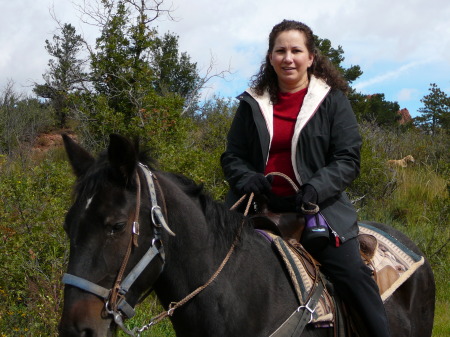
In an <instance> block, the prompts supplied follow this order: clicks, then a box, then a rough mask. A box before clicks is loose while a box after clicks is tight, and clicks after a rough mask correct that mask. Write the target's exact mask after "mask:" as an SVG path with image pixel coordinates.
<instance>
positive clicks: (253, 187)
mask: <svg viewBox="0 0 450 337" xmlns="http://www.w3.org/2000/svg"><path fill="white" fill-rule="evenodd" d="M271 189H272V177H271V176H269V177H267V178H266V177H265V176H264V174H262V173H255V174H253V175H252V176H251V177H250V179H249V180H248V181H247V183H246V184H245V185H244V187H242V192H243V193H244V194H248V193H255V195H261V194H266V193H268V192H270V190H271Z"/></svg>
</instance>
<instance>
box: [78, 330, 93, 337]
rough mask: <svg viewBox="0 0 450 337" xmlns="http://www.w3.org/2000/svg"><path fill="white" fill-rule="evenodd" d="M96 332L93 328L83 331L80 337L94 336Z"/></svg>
mask: <svg viewBox="0 0 450 337" xmlns="http://www.w3.org/2000/svg"><path fill="white" fill-rule="evenodd" d="M94 336H95V333H94V332H93V331H92V330H91V329H86V330H83V331H81V333H80V337H94Z"/></svg>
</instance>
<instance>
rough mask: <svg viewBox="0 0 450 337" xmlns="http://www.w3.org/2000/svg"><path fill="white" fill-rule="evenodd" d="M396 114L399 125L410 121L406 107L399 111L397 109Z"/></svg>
mask: <svg viewBox="0 0 450 337" xmlns="http://www.w3.org/2000/svg"><path fill="white" fill-rule="evenodd" d="M397 114H399V115H400V120H399V121H398V123H399V124H400V125H404V124H406V123H410V122H412V118H411V114H410V113H409V111H408V109H406V108H403V109H400V110H399V111H397Z"/></svg>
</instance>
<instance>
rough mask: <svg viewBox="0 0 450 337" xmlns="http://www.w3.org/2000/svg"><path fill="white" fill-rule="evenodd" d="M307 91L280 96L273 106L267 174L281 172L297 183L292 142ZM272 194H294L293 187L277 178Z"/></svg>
mask: <svg viewBox="0 0 450 337" xmlns="http://www.w3.org/2000/svg"><path fill="white" fill-rule="evenodd" d="M307 91H308V88H305V89H302V90H300V91H297V92H295V93H280V94H279V95H278V103H277V104H275V105H274V106H273V138H272V143H271V146H270V151H269V159H268V161H267V165H266V170H265V172H264V173H265V174H268V173H270V172H281V173H284V174H286V175H287V176H288V177H289V178H291V179H292V180H293V181H294V182H297V180H296V178H295V173H294V169H293V167H292V161H291V145H292V144H291V142H292V136H293V135H294V129H295V122H296V120H297V116H298V113H299V111H300V108H301V107H302V104H303V100H304V98H305V95H306V93H307ZM272 192H273V193H275V194H277V195H282V196H288V195H292V194H294V190H293V188H292V187H291V185H290V184H289V183H288V182H287V181H286V180H285V179H283V178H280V177H277V176H275V177H274V180H273V182H272Z"/></svg>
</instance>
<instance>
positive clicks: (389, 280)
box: [250, 207, 423, 301]
mask: <svg viewBox="0 0 450 337" xmlns="http://www.w3.org/2000/svg"><path fill="white" fill-rule="evenodd" d="M250 219H251V220H252V222H253V226H254V228H255V229H260V230H265V231H269V232H271V233H273V234H275V235H277V236H280V237H281V238H283V239H284V240H285V241H286V242H288V243H289V244H290V245H291V246H293V247H298V246H299V245H301V244H300V242H301V236H302V233H303V231H304V228H305V219H304V217H303V215H302V214H298V213H294V212H292V213H274V212H271V211H269V210H268V209H267V207H264V208H263V209H262V211H260V212H258V213H255V214H253V215H252V216H251V217H250ZM359 228H360V233H359V235H358V236H357V240H358V241H359V245H360V254H361V258H362V259H363V261H364V262H365V263H366V265H367V266H368V267H369V268H370V269H371V270H372V277H373V278H374V280H375V281H376V283H377V285H378V288H379V290H380V295H382V299H383V301H385V300H386V299H387V298H388V297H389V296H390V295H392V293H393V292H394V291H395V289H397V288H398V287H399V286H400V284H401V283H403V282H404V281H405V280H406V278H407V277H409V276H410V275H411V273H412V272H413V271H414V270H415V269H417V267H418V266H420V265H421V264H422V263H423V258H421V257H415V256H413V253H412V252H402V251H401V250H400V249H399V247H396V240H393V239H392V238H389V236H388V235H387V234H386V233H381V232H379V231H377V230H376V229H374V228H372V227H371V226H369V225H367V224H363V223H359ZM397 255H398V256H397ZM314 261H315V260H314ZM315 263H316V264H317V265H318V262H317V261H315ZM313 268H314V267H313V266H309V267H308V269H309V270H311V269H313Z"/></svg>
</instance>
